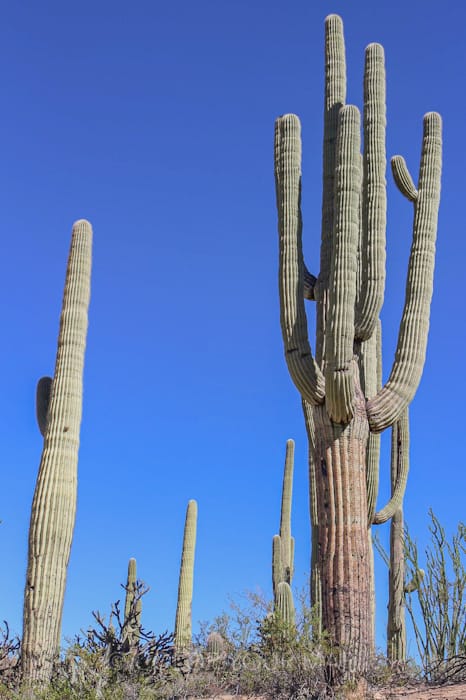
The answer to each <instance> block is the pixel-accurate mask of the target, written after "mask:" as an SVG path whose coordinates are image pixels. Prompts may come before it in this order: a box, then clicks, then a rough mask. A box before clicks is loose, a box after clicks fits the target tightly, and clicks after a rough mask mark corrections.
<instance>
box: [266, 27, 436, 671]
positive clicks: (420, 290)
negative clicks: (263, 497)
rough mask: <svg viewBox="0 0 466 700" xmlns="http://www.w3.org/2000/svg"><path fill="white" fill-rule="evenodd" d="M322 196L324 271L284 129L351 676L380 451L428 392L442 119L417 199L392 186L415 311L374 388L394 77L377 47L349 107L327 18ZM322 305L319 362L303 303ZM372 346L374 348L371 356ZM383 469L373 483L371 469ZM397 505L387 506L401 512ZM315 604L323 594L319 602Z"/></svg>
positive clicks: (332, 620) (288, 272) (291, 226)
mask: <svg viewBox="0 0 466 700" xmlns="http://www.w3.org/2000/svg"><path fill="white" fill-rule="evenodd" d="M325 60H326V79H325V104H324V148H323V199H322V235H321V254H320V272H319V275H318V276H317V277H315V276H313V275H311V274H310V273H309V272H308V271H307V269H306V267H305V265H304V261H303V254H302V217H301V201H300V200H301V133H300V131H301V127H300V123H299V119H298V117H296V116H295V115H293V114H286V115H284V116H282V117H280V118H279V119H277V122H276V128H275V179H276V193H277V209H278V221H279V239H280V277H279V281H280V319H281V327H282V336H283V342H284V347H285V357H286V362H287V365H288V369H289V372H290V375H291V378H292V380H293V382H294V384H295V385H296V387H297V388H298V390H299V392H300V394H301V396H302V399H303V402H304V408H305V412H306V413H307V414H308V416H309V417H308V420H307V427H308V434H309V437H310V441H311V446H310V453H311V464H312V473H311V476H312V478H313V479H314V483H313V484H311V508H314V509H315V512H314V517H313V526H314V527H315V530H316V535H315V536H316V542H315V543H314V544H316V545H317V547H316V552H315V554H314V555H313V556H314V558H315V564H316V567H317V570H318V576H317V580H318V581H319V586H320V592H319V595H320V597H321V600H320V605H321V613H322V625H323V627H324V628H325V629H326V630H327V632H328V633H329V635H330V637H331V639H332V640H333V643H334V644H335V645H336V647H337V648H340V649H341V657H340V662H341V663H340V666H344V667H345V668H342V671H343V674H344V675H346V676H347V677H348V676H351V677H356V676H358V675H360V674H362V673H364V671H365V669H366V668H367V663H368V659H369V656H370V655H371V653H372V652H373V647H374V634H373V622H372V618H373V610H372V608H373V591H372V583H371V580H372V576H371V551H370V546H369V536H368V534H369V533H368V527H369V525H370V523H371V522H372V517H371V516H372V513H373V512H374V511H375V500H376V496H377V483H378V477H377V474H376V473H375V472H376V470H377V463H378V458H377V449H378V447H377V443H376V442H375V443H374V441H373V440H372V439H371V436H372V435H376V434H377V433H380V432H381V431H383V430H385V429H386V428H387V427H389V426H392V425H394V424H396V422H397V421H398V420H400V418H401V416H402V415H403V412H404V411H405V410H406V408H407V406H408V405H409V403H410V402H411V400H412V398H413V396H414V394H415V392H416V389H417V387H418V384H419V381H420V378H421V374H422V369H423V365H424V360H425V353H426V345H427V335H428V326H429V314H430V302H431V297H432V284H433V270H434V251H435V239H436V231H437V216H438V206H439V197H440V172H441V119H440V117H439V115H438V114H436V113H433V112H431V113H429V114H426V115H425V117H424V131H423V141H422V153H421V164H420V172H419V180H418V185H417V188H416V187H415V186H414V184H413V180H412V178H411V176H410V175H409V173H408V170H407V167H406V164H405V162H404V160H403V158H401V157H400V156H396V157H395V158H394V159H392V170H393V174H394V180H395V183H396V185H397V186H398V188H399V190H400V191H401V193H402V194H403V195H404V196H406V197H407V199H408V200H410V201H411V202H412V203H413V206H414V223H413V240H412V247H411V254H410V259H409V265H408V278H407V284H406V297H405V305H404V310H403V315H402V320H401V324H400V330H399V336H398V344H397V349H396V354H395V360H394V363H393V367H392V370H391V373H390V376H389V378H388V381H387V382H386V383H385V385H384V386H382V387H381V388H377V387H376V386H375V385H376V383H377V382H376V376H377V371H376V364H377V362H376V360H377V353H376V352H375V351H374V350H371V347H372V348H373V347H374V345H375V344H376V342H377V335H376V334H377V329H378V324H379V314H380V309H381V306H382V302H383V297H384V286H385V228H386V193H385V188H386V182H385V169H386V155H385V123H386V119H385V67H384V52H383V48H382V47H381V46H380V45H379V44H370V45H369V46H368V47H367V49H366V57H365V68H364V113H363V119H362V130H363V136H364V140H363V143H362V145H361V143H360V131H361V119H360V114H359V110H358V109H357V108H356V107H355V106H353V105H345V99H346V68H345V48H344V40H343V25H342V21H341V19H340V18H339V17H338V16H336V15H330V16H329V17H328V18H327V20H326V40H325ZM305 298H308V299H313V300H315V302H316V307H317V308H316V313H317V338H316V350H315V354H313V353H312V350H311V346H310V344H309V339H308V331H307V320H306V312H305V307H304V299H305ZM371 344H372V345H371ZM371 469H372V472H371ZM392 506H393V504H392V505H391V506H390V508H392ZM314 593H315V592H314Z"/></svg>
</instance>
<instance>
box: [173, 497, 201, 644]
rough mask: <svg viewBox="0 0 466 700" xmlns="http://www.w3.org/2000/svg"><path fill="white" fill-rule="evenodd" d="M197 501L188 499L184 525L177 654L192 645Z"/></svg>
mask: <svg viewBox="0 0 466 700" xmlns="http://www.w3.org/2000/svg"><path fill="white" fill-rule="evenodd" d="M196 529H197V503H196V501H194V500H191V501H189V503H188V508H187V510H186V521H185V526H184V537H183V550H182V554H181V567H180V579H179V584H178V603H177V606H176V620H175V650H176V653H177V654H182V653H183V652H185V651H187V650H189V648H190V647H191V645H192V602H193V582H194V552H195V548H196Z"/></svg>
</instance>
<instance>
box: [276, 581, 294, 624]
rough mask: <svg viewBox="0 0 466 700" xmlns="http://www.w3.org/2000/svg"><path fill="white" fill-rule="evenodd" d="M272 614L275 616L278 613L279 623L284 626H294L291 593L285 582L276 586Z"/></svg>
mask: <svg viewBox="0 0 466 700" xmlns="http://www.w3.org/2000/svg"><path fill="white" fill-rule="evenodd" d="M274 612H275V614H277V613H278V615H279V617H280V621H281V622H283V623H284V624H285V625H286V626H294V625H295V624H296V615H295V607H294V600H293V591H292V590H291V588H290V586H289V584H288V583H286V582H285V581H282V582H281V583H279V584H278V587H277V595H276V597H275V606H274Z"/></svg>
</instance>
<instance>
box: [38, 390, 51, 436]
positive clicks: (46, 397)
mask: <svg viewBox="0 0 466 700" xmlns="http://www.w3.org/2000/svg"><path fill="white" fill-rule="evenodd" d="M52 382H53V379H52V377H41V378H40V379H39V381H38V382H37V389H36V418H37V425H38V426H39V430H40V434H41V435H42V437H45V433H46V430H47V413H48V410H49V403H50V392H51V391H52Z"/></svg>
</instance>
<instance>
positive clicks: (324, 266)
mask: <svg viewBox="0 0 466 700" xmlns="http://www.w3.org/2000/svg"><path fill="white" fill-rule="evenodd" d="M345 100H346V58H345V40H344V37H343V22H342V21H341V18H340V17H338V15H329V16H328V17H327V18H326V20H325V97H324V144H323V191H322V229H321V247H320V272H319V277H318V280H317V284H316V288H315V291H314V293H315V297H316V299H317V301H318V304H317V318H316V361H317V364H318V365H319V366H321V365H322V360H323V358H324V356H325V325H326V317H327V310H328V286H329V276H330V264H331V255H332V247H333V188H334V171H335V158H336V148H335V144H336V137H337V124H338V112H339V111H340V107H341V106H342V105H344V104H345Z"/></svg>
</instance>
